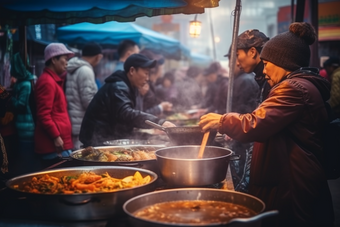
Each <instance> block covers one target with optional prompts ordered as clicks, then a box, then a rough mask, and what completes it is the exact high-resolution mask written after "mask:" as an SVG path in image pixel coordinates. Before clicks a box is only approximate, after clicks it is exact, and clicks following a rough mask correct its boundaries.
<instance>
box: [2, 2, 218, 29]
mask: <svg viewBox="0 0 340 227" xmlns="http://www.w3.org/2000/svg"><path fill="white" fill-rule="evenodd" d="M219 1H220V0H124V1H123V0H95V1H94V0H71V1H70V0H58V1H47V0H29V1H28V0H2V1H1V2H0V24H1V25H6V24H8V25H10V26H18V25H33V24H60V23H67V24H74V23H80V22H85V21H86V22H91V23H104V22H106V21H120V22H128V21H134V20H135V18H137V17H142V16H148V17H152V16H158V15H166V14H178V13H184V14H196V13H204V9H205V8H212V7H217V6H218V3H219Z"/></svg>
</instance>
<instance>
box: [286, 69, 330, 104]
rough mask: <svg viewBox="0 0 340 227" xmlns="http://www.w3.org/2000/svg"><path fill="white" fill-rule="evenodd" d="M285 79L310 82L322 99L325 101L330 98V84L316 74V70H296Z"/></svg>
mask: <svg viewBox="0 0 340 227" xmlns="http://www.w3.org/2000/svg"><path fill="white" fill-rule="evenodd" d="M286 78H287V79H293V78H303V79H306V80H308V81H310V82H311V83H312V84H314V86H315V87H316V88H317V89H318V90H319V92H320V94H321V96H322V99H323V100H324V101H327V100H328V99H329V98H330V90H331V84H330V83H329V82H328V81H327V80H326V79H325V78H323V77H322V76H320V75H319V74H318V69H316V68H305V69H298V70H296V71H294V72H292V73H290V74H289V75H287V77H286Z"/></svg>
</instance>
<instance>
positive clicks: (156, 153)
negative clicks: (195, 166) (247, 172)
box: [155, 145, 233, 162]
mask: <svg viewBox="0 0 340 227" xmlns="http://www.w3.org/2000/svg"><path fill="white" fill-rule="evenodd" d="M193 147H200V145H184V146H173V147H164V148H160V149H158V150H156V152H155V155H156V157H157V158H158V157H159V158H164V159H168V160H174V161H195V162H200V161H207V160H216V159H222V158H226V157H228V156H231V155H232V153H233V152H232V151H231V150H230V149H228V148H224V147H216V146H206V147H205V148H218V149H222V150H226V151H229V152H230V153H229V154H226V155H221V156H218V157H212V158H201V159H199V158H191V159H189V158H172V157H167V156H164V155H160V154H158V152H159V151H163V150H169V149H172V148H174V149H178V148H193Z"/></svg>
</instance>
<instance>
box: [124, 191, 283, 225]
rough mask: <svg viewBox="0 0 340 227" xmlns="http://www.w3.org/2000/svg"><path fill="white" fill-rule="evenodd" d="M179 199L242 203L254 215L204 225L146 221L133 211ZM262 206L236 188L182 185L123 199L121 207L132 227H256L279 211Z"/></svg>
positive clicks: (257, 200) (255, 199)
mask: <svg viewBox="0 0 340 227" xmlns="http://www.w3.org/2000/svg"><path fill="white" fill-rule="evenodd" d="M178 200H213V201H223V202H229V203H233V204H237V205H242V206H245V207H247V208H250V209H252V210H253V211H255V212H256V216H253V217H250V218H237V219H232V220H231V221H230V222H228V223H219V224H216V223H215V224H207V225H188V224H174V223H165V222H157V221H151V220H145V219H141V218H138V217H136V216H135V215H134V213H135V212H136V211H137V210H139V209H142V208H144V207H146V206H150V205H154V204H156V203H162V202H170V201H178ZM264 209H265V204H264V203H263V202H262V201H261V200H260V199H258V198H256V197H254V196H251V195H248V194H245V193H241V192H235V191H225V190H220V189H212V188H182V189H170V190H162V191H156V192H150V193H146V194H143V195H139V196H136V197H134V198H132V199H129V200H128V201H126V202H125V203H124V205H123V210H124V212H125V213H126V214H128V216H129V222H130V223H131V225H132V226H134V227H159V226H162V227H167V226H169V227H171V226H190V227H195V226H200V227H202V226H228V227H258V226H261V221H262V219H263V218H265V217H269V216H273V215H276V214H278V211H268V212H265V213H262V212H263V211H264Z"/></svg>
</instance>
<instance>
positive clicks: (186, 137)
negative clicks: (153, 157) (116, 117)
mask: <svg viewBox="0 0 340 227" xmlns="http://www.w3.org/2000/svg"><path fill="white" fill-rule="evenodd" d="M145 123H146V124H148V125H151V126H152V127H154V128H157V129H159V130H162V131H164V132H166V134H167V135H168V137H169V139H170V140H171V142H172V143H173V144H174V145H199V144H201V143H202V139H203V135H204V133H203V132H202V129H201V128H200V127H199V126H177V127H166V128H165V127H163V126H161V125H158V124H156V123H154V122H152V121H149V120H146V121H145ZM216 134H217V131H211V132H210V134H209V138H208V141H207V145H213V143H214V139H215V137H216Z"/></svg>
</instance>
